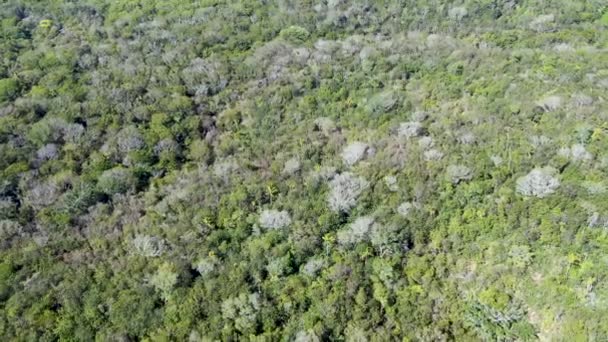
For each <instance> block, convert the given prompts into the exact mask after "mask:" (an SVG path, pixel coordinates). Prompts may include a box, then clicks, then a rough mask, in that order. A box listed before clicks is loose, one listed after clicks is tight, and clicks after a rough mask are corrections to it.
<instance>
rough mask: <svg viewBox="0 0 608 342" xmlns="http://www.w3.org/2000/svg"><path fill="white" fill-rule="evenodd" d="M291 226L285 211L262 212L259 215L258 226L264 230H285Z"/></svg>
mask: <svg viewBox="0 0 608 342" xmlns="http://www.w3.org/2000/svg"><path fill="white" fill-rule="evenodd" d="M290 224H291V218H290V217H289V213H288V212H287V211H278V210H274V209H272V210H264V211H262V213H261V214H260V226H262V228H266V229H280V228H285V227H287V226H289V225H290Z"/></svg>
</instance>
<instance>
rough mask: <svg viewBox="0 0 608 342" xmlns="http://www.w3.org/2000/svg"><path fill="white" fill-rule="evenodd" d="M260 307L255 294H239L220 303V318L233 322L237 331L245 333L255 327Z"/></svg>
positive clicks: (257, 296) (258, 299)
mask: <svg viewBox="0 0 608 342" xmlns="http://www.w3.org/2000/svg"><path fill="white" fill-rule="evenodd" d="M260 307H261V305H260V296H259V295H258V294H257V293H253V294H246V293H241V294H240V295H238V296H237V297H231V298H228V299H226V300H224V301H223V302H222V317H223V318H224V319H227V320H230V321H233V322H234V326H235V328H236V329H237V330H239V331H241V332H247V331H250V330H251V329H253V327H254V326H255V323H256V321H257V316H258V311H259V310H260Z"/></svg>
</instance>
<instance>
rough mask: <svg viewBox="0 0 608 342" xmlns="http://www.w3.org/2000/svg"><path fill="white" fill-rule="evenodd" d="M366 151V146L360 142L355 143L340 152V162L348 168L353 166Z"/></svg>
mask: <svg viewBox="0 0 608 342" xmlns="http://www.w3.org/2000/svg"><path fill="white" fill-rule="evenodd" d="M365 151H367V144H366V143H362V142H360V141H356V142H354V143H352V144H350V145H348V146H346V148H345V149H344V151H342V160H343V161H344V163H345V164H346V165H348V166H352V165H355V164H356V163H357V162H358V161H359V160H361V159H362V158H363V156H364V155H365Z"/></svg>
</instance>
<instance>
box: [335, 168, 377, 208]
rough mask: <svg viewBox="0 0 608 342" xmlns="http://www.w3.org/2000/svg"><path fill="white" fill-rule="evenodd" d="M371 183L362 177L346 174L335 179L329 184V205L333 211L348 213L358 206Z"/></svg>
mask: <svg viewBox="0 0 608 342" xmlns="http://www.w3.org/2000/svg"><path fill="white" fill-rule="evenodd" d="M368 185H369V183H368V182H367V181H366V180H365V179H364V178H362V177H357V176H356V175H354V174H352V173H350V172H345V173H342V174H339V175H337V176H335V177H334V179H332V180H331V181H330V182H329V189H330V192H329V196H328V198H327V204H328V205H329V208H330V209H331V210H333V211H339V212H340V211H341V212H348V211H350V209H351V208H352V207H354V206H355V205H356V204H357V198H358V197H359V195H361V193H362V192H363V190H365V189H366V188H367V187H368Z"/></svg>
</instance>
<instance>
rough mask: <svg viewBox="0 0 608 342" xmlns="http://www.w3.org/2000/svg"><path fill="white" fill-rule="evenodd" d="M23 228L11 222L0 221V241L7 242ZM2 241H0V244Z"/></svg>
mask: <svg viewBox="0 0 608 342" xmlns="http://www.w3.org/2000/svg"><path fill="white" fill-rule="evenodd" d="M22 229H23V227H21V225H20V224H19V223H18V222H15V221H11V220H0V239H1V240H7V239H10V238H12V237H14V236H15V235H19V234H20V233H21V231H22ZM2 242H4V241H0V243H2Z"/></svg>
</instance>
